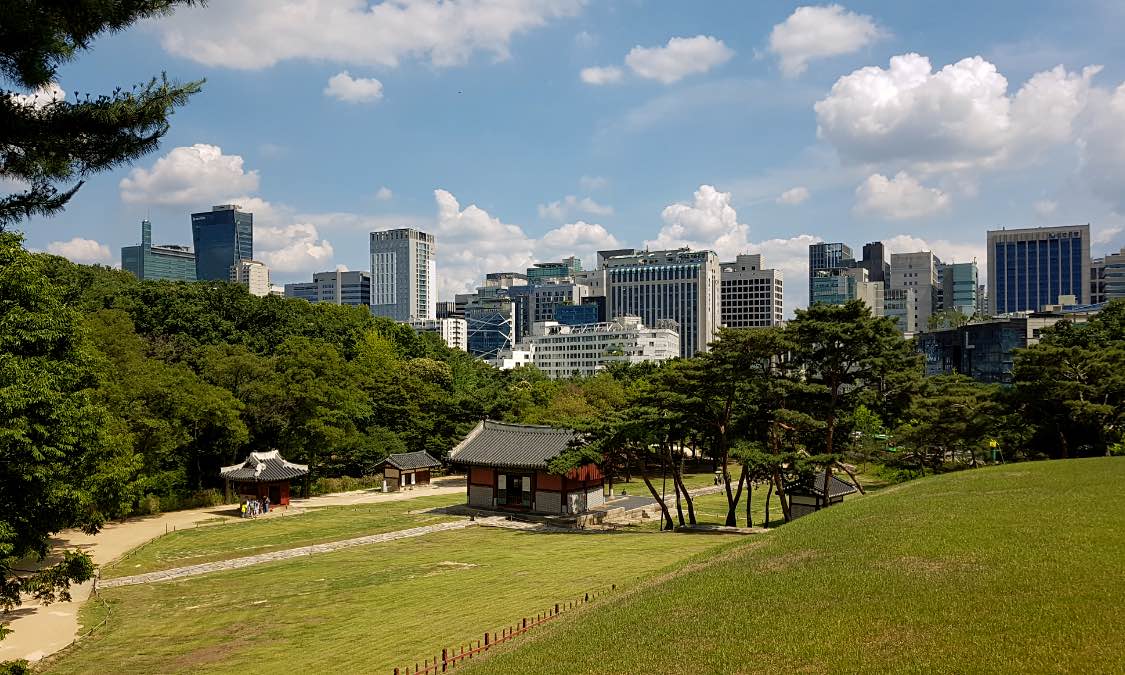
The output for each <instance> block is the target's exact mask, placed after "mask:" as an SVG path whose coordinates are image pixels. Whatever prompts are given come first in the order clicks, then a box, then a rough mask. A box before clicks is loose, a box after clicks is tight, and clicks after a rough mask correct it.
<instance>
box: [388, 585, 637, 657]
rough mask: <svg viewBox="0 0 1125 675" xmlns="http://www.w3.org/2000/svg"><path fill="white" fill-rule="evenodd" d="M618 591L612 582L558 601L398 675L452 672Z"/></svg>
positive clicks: (444, 649) (443, 651) (445, 650)
mask: <svg viewBox="0 0 1125 675" xmlns="http://www.w3.org/2000/svg"><path fill="white" fill-rule="evenodd" d="M616 591H617V584H611V585H610V586H609V588H603V589H600V591H591V592H588V593H584V594H583V595H582V597H581V598H579V599H576V600H570V601H567V602H562V603H559V602H556V603H555V606H554V607H552V608H550V609H548V610H547V611H546V612H541V613H538V614H536V615H535V618H534V619H532V618H530V617H523V619H521V620H520V621H518V622H516V623H515V624H514V625H512V626H505V627H504V628H501V629H500V630H499V631H492V632H486V633H485V634H484V636H483V638H482V639H480V640H470V641H469V642H467V643H464V644H461V645H459V646H458V647H454V648H449V647H442V650H441V654H440V655H438V654H434V656H433V658H432V659H430V658H426V659H424V660H422V661H421V662H419V661H415V662H414V666H413V667H411V666H409V665H408V666H406V667H405V668H395V669H394V675H431V673H445V672H449V671H450V670H453V669H454V668H456V667H457V666H458V665H459V664H462V663H464V662H465V661H466V660H468V659H472V658H473V657H475V656H479V655H481V654H483V653H484V652H486V651H488V650H489V649H491V648H493V647H496V646H498V645H502V644H504V643H505V642H508V641H510V640H514V639H516V638H518V637H519V636H521V635H523V634H524V633H527V632H528V631H530V630H531V629H533V628H536V627H538V626H542V625H543V624H545V623H547V622H548V621H553V620H554V619H557V618H559V617H560V616H561V615H562V614H563V613H565V612H567V611H570V610H572V609H575V608H576V607H581V606H582V605H584V604H586V603H588V602H592V601H594V600H596V599H597V598H600V597H604V596H606V595H608V594H610V593H614V592H616Z"/></svg>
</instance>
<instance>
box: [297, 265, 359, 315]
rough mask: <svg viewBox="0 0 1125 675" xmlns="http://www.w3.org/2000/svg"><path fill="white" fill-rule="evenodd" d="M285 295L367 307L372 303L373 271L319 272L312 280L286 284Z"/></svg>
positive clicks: (313, 300) (312, 300)
mask: <svg viewBox="0 0 1125 675" xmlns="http://www.w3.org/2000/svg"><path fill="white" fill-rule="evenodd" d="M285 297H287V298H301V299H303V300H308V301H309V302H330V303H332V304H334V305H352V306H357V307H358V306H364V307H367V306H370V305H371V273H370V272H368V271H366V270H348V271H344V270H334V271H331V272H317V273H316V274H314V275H313V280H312V281H311V282H308V281H305V282H299V283H293V284H285Z"/></svg>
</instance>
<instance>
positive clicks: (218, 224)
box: [191, 204, 254, 281]
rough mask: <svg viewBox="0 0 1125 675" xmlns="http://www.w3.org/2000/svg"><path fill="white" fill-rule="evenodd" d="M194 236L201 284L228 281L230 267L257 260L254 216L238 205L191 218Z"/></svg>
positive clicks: (215, 207)
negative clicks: (245, 261)
mask: <svg viewBox="0 0 1125 675" xmlns="http://www.w3.org/2000/svg"><path fill="white" fill-rule="evenodd" d="M191 236H192V241H193V242H194V244H195V276H196V278H197V279H199V280H200V281H228V280H229V279H230V266H231V265H233V264H234V263H236V262H238V261H239V260H252V259H253V258H254V214H252V213H247V212H245V211H242V207H240V206H238V205H236V204H224V205H221V206H212V207H211V210H210V211H204V212H202V213H193V214H191Z"/></svg>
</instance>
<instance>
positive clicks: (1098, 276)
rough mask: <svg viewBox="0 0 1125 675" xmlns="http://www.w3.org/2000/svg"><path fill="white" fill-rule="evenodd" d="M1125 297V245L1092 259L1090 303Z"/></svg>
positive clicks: (1094, 303) (1095, 303)
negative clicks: (1115, 251)
mask: <svg viewBox="0 0 1125 675" xmlns="http://www.w3.org/2000/svg"><path fill="white" fill-rule="evenodd" d="M1118 298H1125V246H1123V247H1122V248H1121V252H1120V253H1110V254H1108V255H1106V256H1104V257H1101V258H1094V259H1093V260H1091V261H1090V304H1092V305H1098V304H1101V303H1103V302H1109V301H1110V300H1116V299H1118Z"/></svg>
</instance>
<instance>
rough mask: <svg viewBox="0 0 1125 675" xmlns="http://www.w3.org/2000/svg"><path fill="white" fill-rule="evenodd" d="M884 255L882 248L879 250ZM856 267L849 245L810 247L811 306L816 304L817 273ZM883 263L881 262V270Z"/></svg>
mask: <svg viewBox="0 0 1125 675" xmlns="http://www.w3.org/2000/svg"><path fill="white" fill-rule="evenodd" d="M879 253H880V255H882V247H880V250H879ZM854 265H855V263H854V259H853V258H852V248H851V247H850V246H848V245H847V244H842V243H840V242H834V243H831V244H829V243H826V242H823V241H822V242H819V243H816V244H810V245H809V306H812V305H813V304H815V302H816V301H815V299H814V298H813V285H814V284H813V282H814V280H815V279H816V278H817V272H822V271H827V270H838V269H844V268H848V267H853V266H854ZM881 267H882V263H881V262H880V268H881Z"/></svg>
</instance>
